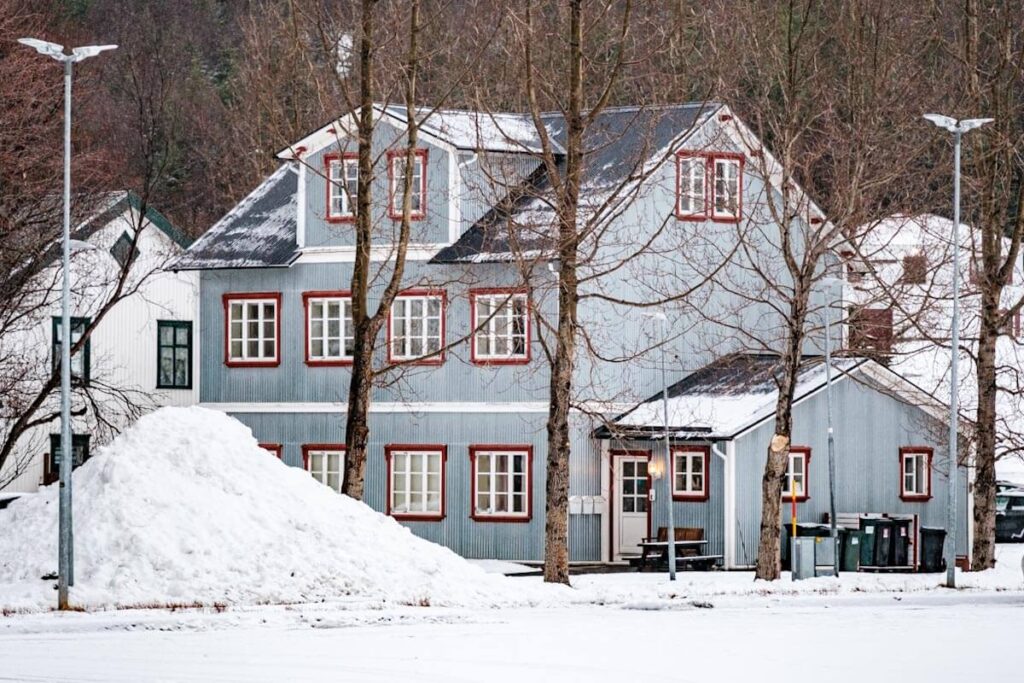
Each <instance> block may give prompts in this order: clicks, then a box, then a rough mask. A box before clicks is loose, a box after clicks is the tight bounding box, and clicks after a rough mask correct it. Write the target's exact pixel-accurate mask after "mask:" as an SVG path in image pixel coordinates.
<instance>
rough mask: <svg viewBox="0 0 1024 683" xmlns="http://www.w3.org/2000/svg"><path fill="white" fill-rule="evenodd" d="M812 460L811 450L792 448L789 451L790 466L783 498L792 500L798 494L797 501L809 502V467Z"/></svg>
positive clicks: (787, 470)
mask: <svg viewBox="0 0 1024 683" xmlns="http://www.w3.org/2000/svg"><path fill="white" fill-rule="evenodd" d="M810 460H811V449H809V448H803V447H797V446H792V447H790V449H789V466H788V467H787V468H786V479H785V482H784V485H783V489H782V497H783V498H785V499H786V500H790V499H791V498H792V496H793V494H794V492H795V493H796V499H797V500H798V501H799V500H807V498H808V495H807V466H808V464H809V463H810Z"/></svg>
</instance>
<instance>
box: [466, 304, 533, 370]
mask: <svg viewBox="0 0 1024 683" xmlns="http://www.w3.org/2000/svg"><path fill="white" fill-rule="evenodd" d="M472 299H473V316H472V317H473V322H472V324H473V329H474V330H475V332H474V333H473V360H475V361H484V362H489V361H497V362H502V361H504V362H525V361H528V360H529V359H530V318H529V306H528V304H527V300H526V294H524V293H516V292H483V293H473V295H472Z"/></svg>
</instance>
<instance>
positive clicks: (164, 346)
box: [156, 320, 192, 389]
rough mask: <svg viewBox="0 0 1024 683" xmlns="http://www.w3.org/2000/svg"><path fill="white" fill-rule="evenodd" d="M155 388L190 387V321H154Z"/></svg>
mask: <svg viewBox="0 0 1024 683" xmlns="http://www.w3.org/2000/svg"><path fill="white" fill-rule="evenodd" d="M156 388H157V389H191V388H192V323H191V322H190V321H187V320H157V321H156Z"/></svg>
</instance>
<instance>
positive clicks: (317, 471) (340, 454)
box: [278, 446, 345, 493]
mask: <svg viewBox="0 0 1024 683" xmlns="http://www.w3.org/2000/svg"><path fill="white" fill-rule="evenodd" d="M315 455H319V456H320V464H321V466H320V467H319V468H314V466H313V456H315ZM331 456H337V462H338V469H337V471H335V470H334V469H333V468H332V467H331ZM278 457H280V456H278ZM303 459H304V460H305V463H303V464H304V465H305V466H306V471H307V472H309V474H310V476H312V477H313V479H315V480H316V481H318V482H320V483H321V484H323V485H324V486H326V487H328V488H329V489H331V490H332V491H335V492H337V493H341V485H342V482H343V481H344V479H345V449H344V448H337V447H327V446H308V447H306V448H305V449H304V451H303ZM331 474H336V475H337V477H338V479H337V482H338V485H337V486H336V487H335V486H331V484H330V475H331Z"/></svg>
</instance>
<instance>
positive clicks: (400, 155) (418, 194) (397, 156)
mask: <svg viewBox="0 0 1024 683" xmlns="http://www.w3.org/2000/svg"><path fill="white" fill-rule="evenodd" d="M405 159H406V153H405V150H402V151H400V152H395V153H393V154H392V155H391V157H390V159H389V160H388V161H389V163H390V166H391V167H390V172H389V173H388V177H389V178H390V180H391V182H390V185H391V188H390V190H391V191H390V194H389V197H390V200H389V202H388V209H389V211H390V213H391V217H392V218H401V217H402V183H403V180H404V178H405ZM409 199H410V210H409V217H410V218H423V217H424V216H425V215H426V212H427V156H426V154H425V152H424V150H420V149H417V150H415V151H414V152H413V156H412V186H411V188H410V192H409ZM417 202H418V203H419V206H416V204H417Z"/></svg>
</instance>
